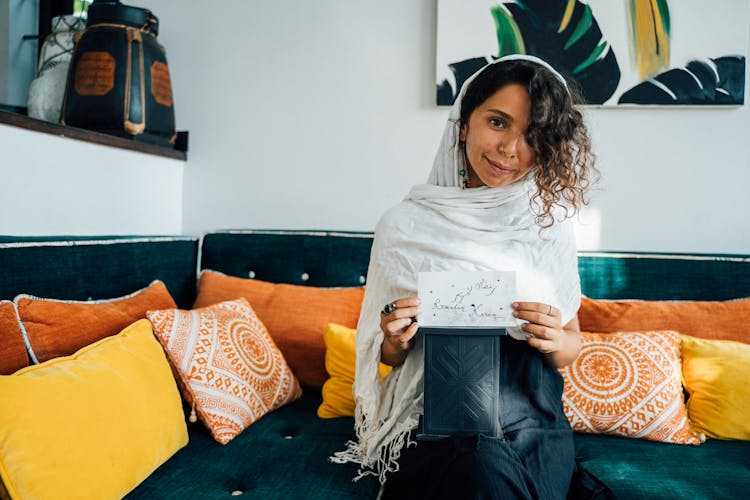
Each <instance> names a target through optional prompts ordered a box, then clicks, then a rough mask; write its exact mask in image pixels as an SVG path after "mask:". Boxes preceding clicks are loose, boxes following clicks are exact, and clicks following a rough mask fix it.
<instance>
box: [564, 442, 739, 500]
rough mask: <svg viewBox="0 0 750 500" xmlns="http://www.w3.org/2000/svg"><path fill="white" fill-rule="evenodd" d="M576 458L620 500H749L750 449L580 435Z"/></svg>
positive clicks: (729, 444)
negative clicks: (739, 499) (650, 499)
mask: <svg viewBox="0 0 750 500" xmlns="http://www.w3.org/2000/svg"><path fill="white" fill-rule="evenodd" d="M574 436H575V444H576V457H577V458H578V460H580V462H581V463H582V464H583V465H584V466H585V467H586V468H587V469H588V470H590V471H591V472H592V473H593V474H594V475H595V476H596V477H598V478H599V479H601V480H602V481H603V482H604V483H605V484H607V485H608V486H609V487H610V488H611V489H612V491H613V492H614V493H615V495H617V497H618V498H659V499H686V498H689V499H693V500H698V499H714V498H747V496H748V491H750V490H749V488H750V447H748V444H750V443H747V442H745V441H720V440H715V439H710V440H708V441H706V442H705V443H703V444H701V445H699V446H686V445H678V444H666V443H657V442H653V441H644V440H642V439H627V438H620V437H615V436H601V435H592V434H575V435H574Z"/></svg>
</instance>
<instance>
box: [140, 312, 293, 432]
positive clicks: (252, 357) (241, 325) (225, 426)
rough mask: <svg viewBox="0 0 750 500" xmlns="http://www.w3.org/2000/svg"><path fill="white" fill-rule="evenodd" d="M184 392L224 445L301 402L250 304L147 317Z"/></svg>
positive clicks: (280, 359)
mask: <svg viewBox="0 0 750 500" xmlns="http://www.w3.org/2000/svg"><path fill="white" fill-rule="evenodd" d="M147 315H148V319H149V320H150V321H151V323H152V324H153V325H154V333H155V334H156V336H157V337H158V339H159V341H160V342H161V343H162V345H163V346H164V348H165V350H166V351H167V356H168V357H169V360H170V362H171V363H172V366H173V367H174V368H175V370H176V372H177V376H178V382H180V383H179V385H180V389H181V390H182V392H183V396H184V397H185V399H186V400H187V402H188V403H189V404H191V405H193V408H194V409H195V410H196V411H197V413H198V417H199V418H200V419H201V421H202V422H203V423H204V424H205V425H206V427H208V429H209V430H210V431H211V435H212V436H213V437H214V439H215V440H216V441H218V442H219V443H221V444H227V443H228V442H229V441H231V440H232V439H233V438H234V437H235V436H237V435H238V434H239V433H240V432H242V431H243V430H244V429H245V428H247V427H248V426H249V425H250V424H252V423H253V422H255V421H256V420H258V419H259V418H260V417H262V416H263V415H265V414H266V413H269V412H271V411H273V410H275V409H276V408H279V407H281V406H283V405H285V404H287V403H290V402H292V401H294V400H296V399H298V398H299V397H300V396H302V390H301V389H300V386H299V382H298V381H297V379H296V378H295V377H294V374H293V373H292V371H291V370H290V369H289V366H288V365H287V364H286V361H285V360H284V356H283V355H282V354H281V351H279V349H278V348H277V347H276V344H274V342H273V340H272V339H271V336H270V335H269V334H268V331H267V330H266V327H265V326H263V323H261V322H260V320H259V319H258V317H257V316H256V315H255V312H254V311H253V309H252V308H251V307H250V304H248V303H247V301H246V300H245V299H238V300H233V301H229V302H222V303H219V304H214V305H212V306H208V307H204V308H201V309H193V310H192V311H184V310H180V309H166V310H161V311H148V313H147Z"/></svg>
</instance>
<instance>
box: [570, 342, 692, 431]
mask: <svg viewBox="0 0 750 500" xmlns="http://www.w3.org/2000/svg"><path fill="white" fill-rule="evenodd" d="M581 336H582V342H583V344H582V347H581V354H580V355H579V356H578V358H577V359H576V360H575V361H574V362H573V363H572V364H571V365H568V366H566V367H563V368H560V373H561V374H562V376H563V379H564V380H565V389H564V390H563V408H564V410H565V415H566V416H567V417H568V420H569V421H570V426H571V427H572V429H573V430H574V431H576V432H583V433H589V434H613V435H616V436H623V437H629V438H640V439H648V440H651V441H662V442H665V443H677V444H700V441H699V440H698V438H696V437H695V436H693V435H692V434H691V433H690V424H689V422H688V415H687V409H686V407H685V401H684V399H683V394H682V380H681V371H680V370H681V366H680V336H679V334H678V333H677V332H618V333H608V334H599V333H582V334H581Z"/></svg>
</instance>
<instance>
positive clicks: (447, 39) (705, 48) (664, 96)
mask: <svg viewBox="0 0 750 500" xmlns="http://www.w3.org/2000/svg"><path fill="white" fill-rule="evenodd" d="M749 8H750V2H748V1H747V0H721V1H719V2H716V1H710V0H589V1H581V0H509V1H501V0H494V1H491V0H438V26H437V78H436V84H437V104H438V105H451V104H453V101H454V100H455V98H456V95H457V94H458V92H459V90H460V89H461V85H462V84H463V82H464V81H466V79H467V78H468V77H469V76H471V75H472V74H473V73H474V72H476V71H477V70H478V69H480V68H482V67H483V66H485V65H486V64H488V63H489V62H491V61H492V60H494V59H497V58H498V57H502V56H504V55H508V54H531V55H535V56H538V57H540V58H542V59H544V60H545V61H547V62H549V63H550V64H551V65H552V66H554V67H555V68H556V69H557V70H559V71H560V72H561V73H562V74H563V75H565V77H566V79H568V80H570V81H572V82H574V84H577V86H578V87H579V89H580V90H581V93H582V94H583V96H584V99H585V100H586V103H587V104H591V105H600V106H607V107H610V106H612V107H624V106H740V105H743V104H744V102H745V59H746V56H747V50H748V11H749Z"/></svg>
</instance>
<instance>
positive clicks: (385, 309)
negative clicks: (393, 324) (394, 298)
mask: <svg viewBox="0 0 750 500" xmlns="http://www.w3.org/2000/svg"><path fill="white" fill-rule="evenodd" d="M395 310H396V303H395V302H391V303H390V304H386V305H385V306H384V307H383V310H382V311H381V312H382V314H386V315H387V314H391V313H392V312H393V311H395Z"/></svg>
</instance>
